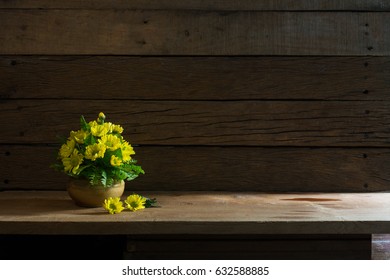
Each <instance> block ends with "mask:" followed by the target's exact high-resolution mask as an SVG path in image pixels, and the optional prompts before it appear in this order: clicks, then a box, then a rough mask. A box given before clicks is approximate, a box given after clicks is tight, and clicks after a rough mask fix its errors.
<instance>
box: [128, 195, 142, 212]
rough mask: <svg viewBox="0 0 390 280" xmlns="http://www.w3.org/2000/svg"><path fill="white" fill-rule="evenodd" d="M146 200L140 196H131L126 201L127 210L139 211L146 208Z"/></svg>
mask: <svg viewBox="0 0 390 280" xmlns="http://www.w3.org/2000/svg"><path fill="white" fill-rule="evenodd" d="M145 202H146V198H145V197H142V196H140V195H138V194H132V195H129V196H128V197H127V198H126V200H125V203H126V208H127V209H129V210H130V211H137V210H141V209H144V208H145Z"/></svg>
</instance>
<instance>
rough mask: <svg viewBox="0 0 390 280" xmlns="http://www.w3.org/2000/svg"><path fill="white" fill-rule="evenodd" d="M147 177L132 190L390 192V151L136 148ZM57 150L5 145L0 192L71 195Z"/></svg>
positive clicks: (1, 150)
mask: <svg viewBox="0 0 390 280" xmlns="http://www.w3.org/2000/svg"><path fill="white" fill-rule="evenodd" d="M134 149H135V151H136V155H135V159H137V160H138V162H139V164H140V165H141V166H142V167H143V169H144V170H145V172H146V174H145V175H141V176H140V177H138V178H137V179H136V180H134V181H131V182H127V183H126V189H127V190H133V189H139V190H153V191H156V190H164V191H174V190H176V191H178V190H190V191H207V190H225V191H238V192H240V191H259V192H321V191H322V192H374V191H390V184H389V183H390V175H389V172H388V170H389V168H390V150H389V149H372V148H359V149H356V148H354V149H331V148H321V149H310V148H256V147H225V148H222V147H150V146H146V147H135V148H134ZM57 153H58V148H57V147H41V146H22V145H0V155H1V162H2V168H1V169H0V189H2V190H18V189H19V190H20V189H40V190H45V189H46V190H65V188H66V186H67V181H68V177H67V176H66V175H64V174H61V173H59V172H57V171H55V170H53V169H51V168H50V165H51V164H53V163H54V162H55V161H56V155H57Z"/></svg>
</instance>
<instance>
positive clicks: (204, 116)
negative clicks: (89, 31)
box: [0, 99, 390, 147]
mask: <svg viewBox="0 0 390 280" xmlns="http://www.w3.org/2000/svg"><path fill="white" fill-rule="evenodd" d="M388 108H390V104H389V103H388V102H383V101H370V102H365V101H351V102H337V101H321V102H320V101H296V102H289V101H131V100H62V101H61V102H58V100H55V99H54V100H8V101H6V102H4V103H2V104H1V109H2V118H1V120H0V129H1V131H2V134H1V136H0V143H3V144H7V143H24V144H27V143H28V144H29V143H39V144H43V143H57V141H58V140H57V138H58V137H61V136H62V137H67V136H68V135H69V131H70V130H77V129H79V119H80V116H81V115H85V117H86V119H87V120H88V121H89V120H94V119H96V117H97V114H98V112H101V111H103V112H104V113H106V115H107V118H108V121H111V122H113V123H117V124H121V125H122V126H123V127H124V128H125V131H124V136H125V137H127V139H129V140H130V141H131V143H132V144H152V145H254V146H259V145H260V146H324V145H325V146H377V147H388V146H389V144H390V143H389V141H388V139H389V137H390V131H389V130H388V129H387V127H389V125H390V112H389V110H388ZM92 112H93V113H92ZM10 120H12V121H10Z"/></svg>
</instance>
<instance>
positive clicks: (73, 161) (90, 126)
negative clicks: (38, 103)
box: [54, 113, 145, 187]
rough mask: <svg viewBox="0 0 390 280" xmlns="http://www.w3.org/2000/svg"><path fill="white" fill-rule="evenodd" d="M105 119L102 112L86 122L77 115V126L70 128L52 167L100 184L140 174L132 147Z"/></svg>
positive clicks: (142, 171) (116, 127)
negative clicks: (75, 129)
mask: <svg viewBox="0 0 390 280" xmlns="http://www.w3.org/2000/svg"><path fill="white" fill-rule="evenodd" d="M105 120H106V116H105V115H104V114H103V113H100V114H99V116H98V118H97V119H96V120H94V121H90V122H87V121H86V120H85V119H84V117H83V116H81V118H80V126H81V128H80V129H79V130H77V131H71V132H70V135H69V137H68V138H67V139H66V142H65V143H63V144H62V146H61V148H60V150H59V153H58V158H57V159H58V163H57V164H55V165H54V167H55V168H56V169H57V170H59V171H62V172H64V173H65V174H67V175H69V176H71V177H73V178H83V179H87V180H89V182H90V184H91V185H102V186H104V187H110V186H112V185H113V184H114V183H115V182H118V181H121V180H127V181H130V180H133V179H135V178H137V177H138V175H139V174H144V173H145V172H144V170H143V169H142V167H141V166H139V165H137V164H136V163H137V161H136V160H135V159H134V158H132V156H133V155H134V154H135V152H134V149H133V147H132V146H131V145H130V143H129V142H127V141H126V140H125V139H124V138H123V136H122V132H123V127H122V126H120V125H117V124H113V123H111V122H106V121H105Z"/></svg>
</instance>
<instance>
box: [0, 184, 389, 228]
mask: <svg viewBox="0 0 390 280" xmlns="http://www.w3.org/2000/svg"><path fill="white" fill-rule="evenodd" d="M138 193H140V194H142V195H144V196H147V197H152V198H154V197H155V198H157V201H158V206H159V207H156V208H148V209H145V210H142V211H138V212H129V211H124V212H122V213H120V214H116V215H110V214H108V213H107V212H106V211H105V210H104V209H103V208H80V207H78V206H76V205H75V204H74V203H73V202H72V201H71V200H70V198H69V196H68V194H67V193H66V192H64V191H6V192H1V193H0V205H1V208H0V234H81V235H83V234H101V235H109V234H129V235H134V234H370V235H371V234H385V233H390V193H295V194H294V193H289V194H268V193H247V192H243V193H239V192H234V193H228V192H153V193H142V191H139V192H138Z"/></svg>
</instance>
